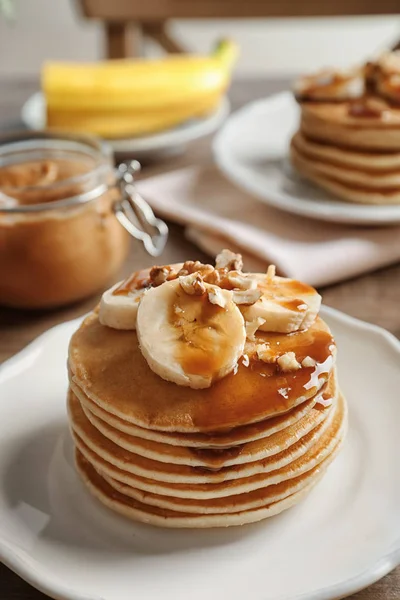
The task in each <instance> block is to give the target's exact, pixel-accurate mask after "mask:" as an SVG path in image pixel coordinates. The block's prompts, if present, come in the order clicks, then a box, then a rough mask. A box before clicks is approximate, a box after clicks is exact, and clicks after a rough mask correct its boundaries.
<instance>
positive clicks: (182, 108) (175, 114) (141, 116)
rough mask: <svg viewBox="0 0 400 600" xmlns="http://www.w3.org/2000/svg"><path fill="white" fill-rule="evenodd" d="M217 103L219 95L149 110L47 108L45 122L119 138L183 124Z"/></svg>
mask: <svg viewBox="0 0 400 600" xmlns="http://www.w3.org/2000/svg"><path fill="white" fill-rule="evenodd" d="M219 102H220V95H219V94H214V95H212V96H209V98H205V99H201V100H197V101H196V102H194V103H191V104H182V105H179V106H177V107H168V108H167V109H165V108H164V109H160V110H152V111H143V110H141V111H135V110H134V111H132V110H129V111H128V110H118V111H113V112H112V111H101V110H100V111H89V110H80V111H79V110H73V111H71V110H59V109H57V110H53V109H52V108H51V107H49V108H48V111H47V125H48V127H50V128H55V129H58V130H68V131H71V130H72V131H76V132H77V133H79V132H81V133H84V132H90V133H93V134H96V135H99V136H102V137H105V138H121V137H128V136H139V135H144V134H146V133H155V132H157V131H162V130H163V129H168V128H171V127H174V126H175V125H178V124H179V123H183V122H184V121H187V120H188V119H190V118H192V117H198V116H201V115H204V114H206V113H208V112H211V111H212V110H214V109H215V108H216V107H217V106H218V103H219Z"/></svg>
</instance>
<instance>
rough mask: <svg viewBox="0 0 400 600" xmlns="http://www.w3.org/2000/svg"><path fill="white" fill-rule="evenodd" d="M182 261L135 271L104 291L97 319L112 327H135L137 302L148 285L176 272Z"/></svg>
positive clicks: (161, 281) (162, 280) (160, 281)
mask: <svg viewBox="0 0 400 600" xmlns="http://www.w3.org/2000/svg"><path fill="white" fill-rule="evenodd" d="M181 267H182V263H176V264H173V265H166V266H162V267H158V266H157V267H152V268H149V269H142V270H141V271H135V273H133V274H132V275H131V276H130V277H128V279H125V280H124V281H122V282H119V283H117V284H115V285H114V286H113V287H112V288H110V289H109V290H107V291H105V292H104V294H103V296H102V298H101V301H100V311H99V320H100V323H101V324H102V325H106V326H107V327H112V328H113V329H125V330H127V329H128V330H129V329H136V317H137V311H138V308H139V303H140V301H141V299H142V297H143V294H144V292H145V289H146V288H147V287H149V286H150V285H160V284H162V283H164V281H165V280H166V279H167V277H168V276H171V274H174V276H175V275H176V274H177V273H178V271H179V269H181Z"/></svg>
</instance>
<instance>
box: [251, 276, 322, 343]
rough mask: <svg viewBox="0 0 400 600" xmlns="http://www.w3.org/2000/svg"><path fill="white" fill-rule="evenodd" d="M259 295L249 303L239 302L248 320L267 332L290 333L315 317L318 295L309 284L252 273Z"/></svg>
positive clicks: (303, 327)
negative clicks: (254, 275) (253, 301)
mask: <svg viewBox="0 0 400 600" xmlns="http://www.w3.org/2000/svg"><path fill="white" fill-rule="evenodd" d="M256 278H257V285H258V289H259V290H261V292H262V295H261V297H260V298H259V299H258V300H257V302H255V303H254V304H252V305H250V306H241V307H240V308H241V311H242V314H243V316H244V318H245V320H246V322H248V323H252V322H257V320H258V323H260V325H259V327H258V329H260V330H261V331H266V332H271V333H275V332H276V333H293V332H295V331H300V330H304V329H308V327H310V325H312V323H313V322H314V321H315V319H316V317H317V315H318V312H319V309H320V306H321V296H320V295H319V294H318V292H317V291H316V290H315V289H314V288H312V287H311V286H309V285H306V284H304V283H301V282H299V281H296V280H295V279H287V278H286V277H278V276H275V275H273V274H271V273H270V274H261V273H258V274H257V275H256Z"/></svg>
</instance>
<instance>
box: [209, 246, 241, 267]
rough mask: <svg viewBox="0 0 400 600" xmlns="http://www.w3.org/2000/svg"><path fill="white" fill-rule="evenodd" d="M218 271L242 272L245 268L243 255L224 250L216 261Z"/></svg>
mask: <svg viewBox="0 0 400 600" xmlns="http://www.w3.org/2000/svg"><path fill="white" fill-rule="evenodd" d="M215 266H216V268H217V269H228V270H229V271H233V270H235V271H241V270H242V268H243V260H242V255H241V254H235V253H234V252H231V251H230V250H227V249H226V248H224V250H222V252H220V253H219V254H218V256H217V257H216V259H215Z"/></svg>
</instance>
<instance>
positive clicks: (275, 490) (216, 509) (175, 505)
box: [101, 443, 340, 514]
mask: <svg viewBox="0 0 400 600" xmlns="http://www.w3.org/2000/svg"><path fill="white" fill-rule="evenodd" d="M339 449H340V443H338V444H336V446H335V448H334V449H333V451H332V453H331V454H330V455H329V456H328V457H327V458H326V459H325V460H324V461H322V462H321V463H320V464H319V465H318V466H316V467H314V468H312V469H309V470H308V471H306V472H305V473H303V474H302V475H299V476H298V477H293V478H291V479H288V480H285V481H282V482H281V483H275V484H272V485H269V486H266V487H262V488H258V489H257V490H255V491H252V492H247V493H244V494H236V495H232V496H224V497H222V498H212V499H209V500H197V499H196V500H193V499H182V498H175V497H173V496H163V495H157V494H152V493H148V492H143V491H142V490H139V489H137V488H134V487H132V486H130V485H126V484H123V483H121V482H119V481H117V480H116V479H112V478H111V477H108V476H106V475H104V473H101V475H102V477H103V478H104V479H105V480H106V481H107V483H109V484H110V486H111V487H113V488H114V489H115V490H117V491H118V492H120V493H121V494H124V495H125V496H128V497H129V498H133V499H134V500H138V501H139V502H142V503H144V504H147V505H149V506H157V507H158V508H166V509H168V510H175V511H178V512H187V513H193V514H218V513H220V514H227V513H235V512H239V511H240V512H242V511H244V510H250V509H254V508H261V507H263V506H266V505H269V504H271V503H272V502H278V501H279V500H283V499H284V498H287V497H288V496H291V495H292V494H295V493H297V492H299V491H301V490H302V489H303V488H305V487H308V486H310V485H311V484H312V483H313V481H314V480H315V479H316V478H319V477H320V476H321V475H322V474H323V473H324V472H325V471H326V469H327V468H328V466H329V465H330V463H331V462H332V460H333V459H334V458H335V456H336V455H337V453H338V452H339Z"/></svg>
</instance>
